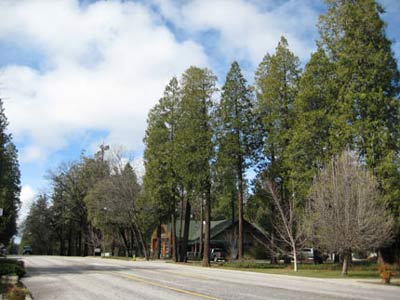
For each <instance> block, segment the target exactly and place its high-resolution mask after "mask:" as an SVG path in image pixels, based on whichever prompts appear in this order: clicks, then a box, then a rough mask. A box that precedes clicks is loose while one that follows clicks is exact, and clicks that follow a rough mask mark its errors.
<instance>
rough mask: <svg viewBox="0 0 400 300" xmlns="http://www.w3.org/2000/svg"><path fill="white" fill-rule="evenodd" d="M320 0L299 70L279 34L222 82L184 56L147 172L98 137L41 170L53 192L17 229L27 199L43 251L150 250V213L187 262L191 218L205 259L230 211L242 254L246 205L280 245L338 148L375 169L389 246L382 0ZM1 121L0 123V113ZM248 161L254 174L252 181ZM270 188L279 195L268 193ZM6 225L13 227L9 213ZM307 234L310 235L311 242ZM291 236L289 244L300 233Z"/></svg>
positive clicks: (158, 110) (387, 79) (153, 120)
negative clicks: (213, 229)
mask: <svg viewBox="0 0 400 300" xmlns="http://www.w3.org/2000/svg"><path fill="white" fill-rule="evenodd" d="M326 4H327V11H326V13H325V15H323V16H321V17H320V20H319V23H318V28H319V33H320V39H319V40H318V41H317V49H316V51H315V53H313V54H312V55H311V58H310V60H309V61H308V62H307V63H306V64H305V67H304V71H302V70H301V69H300V61H299V59H298V57H297V56H296V55H295V54H294V53H293V52H292V51H290V49H289V43H288V41H287V40H286V39H285V38H284V37H282V38H281V39H280V41H279V42H278V45H277V47H276V50H275V52H274V53H269V54H266V55H265V57H264V58H263V60H262V61H261V63H260V64H259V66H258V68H257V70H256V73H255V86H254V88H253V87H250V86H249V85H248V84H247V82H246V79H245V78H244V76H243V75H242V72H241V70H240V67H239V64H238V63H237V62H234V63H232V65H231V68H230V70H229V72H228V74H227V76H226V79H225V82H224V83H223V85H222V90H221V93H220V94H217V93H216V92H217V89H216V77H215V76H214V75H213V73H212V72H211V71H210V70H208V69H202V68H198V67H190V68H188V69H187V70H186V71H185V72H184V73H183V74H182V76H181V78H180V80H178V79H177V78H176V77H173V78H172V79H171V80H170V82H169V83H168V85H167V86H166V88H165V91H164V95H163V96H162V98H161V99H160V100H159V101H158V102H157V104H156V105H155V106H154V107H153V108H152V109H151V110H150V112H149V114H148V118H147V129H146V133H145V138H144V143H145V151H144V165H145V174H144V177H143V183H142V184H141V182H140V180H139V179H138V178H137V177H136V174H135V172H134V170H133V169H132V168H131V166H130V165H129V164H128V165H126V164H122V163H121V160H120V159H119V160H118V159H117V160H115V159H114V162H113V161H112V160H110V159H106V158H105V151H106V150H107V149H106V148H107V147H105V146H104V145H103V146H102V147H101V150H100V151H99V152H98V153H97V154H96V155H94V157H85V156H82V157H81V159H80V161H78V162H76V163H74V164H71V165H69V166H66V165H64V166H62V167H61V168H60V169H59V170H57V171H56V172H54V173H53V174H52V175H51V176H50V179H51V182H52V185H53V186H52V187H53V191H52V193H51V195H49V196H48V198H49V199H50V200H51V201H49V202H48V203H47V204H46V203H45V202H46V201H44V199H39V200H38V202H37V203H36V204H35V205H34V206H33V207H32V209H31V212H30V216H29V217H28V220H27V222H26V226H25V228H26V229H25V233H26V234H27V233H28V232H29V231H28V229H29V228H30V226H31V225H30V224H34V222H33V221H35V222H36V221H37V220H36V219H40V218H41V217H40V216H41V215H43V218H44V219H46V218H47V216H46V214H45V213H44V212H40V213H39V212H37V210H38V209H37V207H38V205H42V206H43V210H46V209H47V211H48V212H49V218H50V221H49V224H50V226H49V228H50V229H49V230H51V233H50V234H49V235H48V236H46V235H43V236H41V238H49V239H50V240H51V241H50V242H49V244H51V245H52V248H51V249H50V250H51V251H52V252H57V253H60V254H68V255H86V254H90V253H91V251H93V249H94V248H96V247H102V248H108V249H114V248H115V249H116V248H118V247H117V246H115V245H119V246H120V247H119V248H120V249H123V251H122V250H121V251H119V252H124V251H125V253H127V254H128V255H131V254H132V253H133V252H136V253H140V254H143V255H146V256H148V243H149V238H150V235H151V233H152V232H153V230H154V229H155V228H156V227H157V225H159V226H158V228H159V230H158V231H157V235H158V237H159V240H161V231H160V224H161V223H169V222H171V223H172V224H173V226H172V228H173V229H172V230H171V235H172V237H173V238H172V241H171V245H170V247H171V248H172V255H173V257H174V259H176V260H177V259H180V260H182V261H184V260H185V258H186V251H187V238H188V232H189V228H188V227H189V224H190V222H189V221H190V220H191V218H192V219H196V220H197V221H200V224H201V227H200V233H201V236H202V237H203V234H205V236H204V237H203V238H202V239H200V241H199V245H196V247H197V248H196V251H197V253H196V254H197V256H200V255H201V254H204V255H203V257H204V265H207V264H208V246H209V236H210V232H209V222H210V218H211V216H213V217H214V218H231V219H232V222H234V221H235V220H236V219H238V220H239V226H238V227H239V234H238V248H239V251H238V252H239V257H240V258H241V257H242V254H243V249H242V250H241V249H240V247H241V245H242V240H243V236H242V234H241V226H240V223H241V221H242V218H243V215H244V216H246V218H247V219H248V220H250V221H251V222H254V223H256V224H257V225H258V226H259V227H261V228H262V229H264V230H265V231H266V235H267V236H268V238H270V241H271V245H272V244H273V245H275V246H276V247H275V249H278V248H279V249H281V250H280V252H281V254H282V253H283V252H285V251H286V252H287V251H288V250H289V249H288V247H287V246H285V243H284V241H283V240H285V239H287V240H296V241H297V239H295V238H294V237H296V236H303V234H302V232H301V230H303V228H302V224H301V222H302V217H303V213H304V211H305V209H306V207H305V204H306V203H307V200H308V198H309V197H310V188H311V186H312V184H313V182H315V180H316V176H317V174H318V173H319V172H320V171H321V169H324V168H325V169H326V165H327V164H328V163H329V161H330V160H331V158H332V157H333V156H335V155H338V154H340V153H342V151H343V150H347V149H348V150H351V151H353V153H356V155H357V158H358V160H359V161H360V163H361V164H362V165H363V166H365V167H366V168H367V169H368V171H369V172H370V173H371V174H373V175H374V176H375V177H376V179H377V181H378V190H379V196H377V197H376V198H377V199H378V201H379V202H382V203H383V205H385V206H386V208H387V209H388V211H390V213H391V214H392V215H393V217H394V219H395V220H396V222H397V223H396V224H397V228H396V229H397V232H396V234H397V241H395V244H394V246H392V247H391V248H392V249H394V250H396V249H397V251H398V249H400V247H398V246H396V245H398V244H396V242H397V243H398V242H399V240H400V239H399V237H400V225H399V224H400V217H399V216H400V204H399V203H400V201H399V197H400V171H399V170H400V165H399V164H400V160H399V150H400V144H399V142H400V120H399V113H400V107H399V100H400V99H399V96H400V83H399V71H398V67H397V63H396V60H395V58H394V55H393V53H392V50H391V42H390V41H389V39H388V38H387V37H386V34H385V23H384V22H383V21H382V20H381V18H380V15H381V13H383V9H382V7H381V6H380V5H378V4H377V3H376V2H375V1H374V0H355V1H340V0H327V1H326ZM0 121H1V122H3V123H0V125H1V126H2V127H1V128H0V129H1V131H0V133H2V132H3V131H4V128H5V126H6V120H5V118H4V117H3V119H0ZM1 139H2V140H1V141H0V146H1V147H3V148H1V149H0V150H1V151H3V152H2V153H7V155H3V156H2V157H8V161H9V163H8V165H7V164H6V163H4V162H3V161H5V160H2V161H1V164H0V168H5V166H6V165H7V166H8V167H7V168H8V169H7V170H9V171H8V174H11V175H8V177H7V180H9V181H8V184H9V186H13V187H14V189H13V192H11V193H10V194H7V195H8V196H7V197H8V198H9V199H11V200H10V203H14V204H15V203H17V202H15V199H16V196H17V194H18V193H17V192H18V186H19V182H18V178H19V174H18V172H17V170H18V163H17V160H16V150H15V147H13V145H12V144H11V143H10V141H9V137H8V136H7V135H5V134H3V135H2V136H1ZM2 145H3V146H2ZM120 158H121V157H120ZM115 161H117V162H118V163H115ZM255 167H256V168H255ZM251 168H255V170H252V169H251ZM2 170H3V169H2ZM253 171H254V172H255V176H254V181H253V182H248V181H247V179H248V177H250V176H249V175H250V174H251V175H253V174H252V172H253ZM1 174H3V173H1ZM4 174H5V173H4ZM2 178H3V177H2ZM1 180H2V181H1V182H0V184H4V182H5V181H4V179H1ZM266 182H269V183H270V184H271V189H270V190H267V189H266V188H265V187H266ZM1 187H2V186H1V185H0V188H1ZM251 187H252V188H253V189H252V190H251ZM275 190H276V195H275V198H276V199H278V200H279V201H278V200H276V201H273V199H274V197H271V195H272V194H273V193H272V192H271V191H275ZM4 195H5V194H4ZM0 196H2V195H0ZM2 197H3V196H2ZM12 199H14V200H12ZM13 201H14V202H13ZM278 204H279V205H278ZM46 205H47V206H46ZM278 206H279V207H278ZM211 208H212V209H213V213H211ZM278 211H279V212H280V213H279V214H277V212H278ZM279 218H281V219H285V218H287V220H283V221H287V222H286V224H289V227H290V230H287V232H289V234H290V235H292V236H291V237H285V236H284V235H282V234H279V233H282V230H281V228H278V227H279V224H282V220H280V219H279ZM203 222H204V223H203ZM283 223H285V222H283ZM203 224H204V225H205V226H204V227H205V228H203ZM39 225H40V223H38V228H39ZM175 225H177V226H175ZM178 225H179V226H178ZM31 227H32V226H31ZM175 228H179V232H175ZM9 231H10V232H14V231H15V230H14V231H13V228H12V226H11V227H10V229H9ZM24 238H26V239H28V237H27V236H24ZM309 243H315V246H318V241H311V240H310V242H309ZM291 244H292V245H291V247H292V252H294V253H296V251H297V250H298V249H301V247H302V246H304V245H297V242H292V243H291ZM299 244H300V242H299ZM112 245H114V246H112ZM152 246H154V245H152ZM157 247H158V252H160V245H158V246H157ZM299 247H300V248H299ZM56 248H57V249H58V250H57V251H56V250H55V249H56ZM266 248H268V250H267V249H266V252H268V255H270V256H271V257H278V255H279V253H277V251H275V253H274V250H273V249H274V247H271V246H267V247H266ZM289 248H290V247H289ZM366 248H367V247H366ZM296 249H297V250H296ZM50 250H46V251H47V252H51V251H50ZM153 250H154V249H153ZM43 251H44V250H43ZM116 251H117V250H116ZM153 254H154V253H153ZM397 255H399V253H397ZM156 256H159V253H157V255H155V257H156Z"/></svg>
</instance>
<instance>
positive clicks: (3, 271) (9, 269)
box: [0, 259, 26, 277]
mask: <svg viewBox="0 0 400 300" xmlns="http://www.w3.org/2000/svg"><path fill="white" fill-rule="evenodd" d="M25 273H26V272H25V267H24V263H23V262H22V261H17V260H13V259H2V260H0V276H3V275H17V276H18V277H23V276H24V275H25Z"/></svg>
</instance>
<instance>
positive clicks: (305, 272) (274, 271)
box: [218, 266, 379, 279]
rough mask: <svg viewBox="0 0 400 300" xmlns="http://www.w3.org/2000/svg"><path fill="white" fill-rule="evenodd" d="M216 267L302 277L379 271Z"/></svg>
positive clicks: (362, 276) (363, 276) (369, 276)
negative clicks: (295, 270)
mask: <svg viewBox="0 0 400 300" xmlns="http://www.w3.org/2000/svg"><path fill="white" fill-rule="evenodd" d="M218 268H224V269H230V270H240V271H250V272H260V273H268V274H278V275H291V276H302V277H314V278H344V279H345V278H353V279H378V278H379V273H378V271H377V270H375V271H374V270H357V271H352V270H350V271H349V274H348V276H342V275H341V271H340V270H321V269H319V270H318V269H317V270H310V269H305V270H304V269H301V266H300V268H299V270H298V271H297V272H294V271H293V269H290V268H286V267H282V268H240V267H238V268H235V267H230V266H218Z"/></svg>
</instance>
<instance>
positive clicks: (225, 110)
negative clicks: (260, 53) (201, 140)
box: [215, 62, 257, 259]
mask: <svg viewBox="0 0 400 300" xmlns="http://www.w3.org/2000/svg"><path fill="white" fill-rule="evenodd" d="M253 106H254V103H253V95H252V91H251V90H250V88H249V87H248V86H247V83H246V80H245V79H244V77H243V75H242V73H241V70H240V67H239V64H238V63H237V62H233V63H232V65H231V69H230V70H229V73H228V75H227V77H226V80H225V84H224V86H223V88H222V95H221V101H220V103H219V106H218V108H217V111H216V131H217V132H216V142H217V145H216V149H217V155H216V164H215V165H216V178H217V179H219V180H220V181H221V183H220V184H221V189H220V190H221V191H222V193H221V196H225V197H227V198H228V199H229V200H231V201H230V202H231V208H232V219H233V218H234V209H235V202H236V201H237V200H236V199H238V200H239V201H238V205H237V207H238V208H239V211H238V216H239V217H238V220H239V234H238V250H239V253H238V254H239V259H242V258H243V200H244V193H245V186H246V182H245V181H246V179H245V172H246V170H247V168H248V167H249V165H250V164H251V163H252V162H253V160H254V156H255V150H256V148H257V147H256V138H255V135H254V132H255V117H254V113H253ZM233 201H234V202H233Z"/></svg>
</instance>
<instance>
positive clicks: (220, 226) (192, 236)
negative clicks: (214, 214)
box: [166, 220, 232, 242]
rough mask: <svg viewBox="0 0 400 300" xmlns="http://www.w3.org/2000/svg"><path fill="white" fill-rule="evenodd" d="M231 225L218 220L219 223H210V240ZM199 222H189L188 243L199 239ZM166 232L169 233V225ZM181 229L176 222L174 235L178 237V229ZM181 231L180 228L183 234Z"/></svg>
mask: <svg viewBox="0 0 400 300" xmlns="http://www.w3.org/2000/svg"><path fill="white" fill-rule="evenodd" d="M231 224H232V221H231V220H219V221H211V222H210V225H211V232H210V235H211V237H210V238H213V237H214V236H216V235H218V234H219V233H220V232H221V231H223V230H225V229H226V228H227V227H229V226H230V225H231ZM200 225H201V224H200V221H195V220H191V221H190V227H189V239H188V241H189V242H191V241H195V240H197V239H199V238H200ZM166 226H167V230H168V231H169V232H171V223H169V224H167V225H166ZM183 226H185V222H183ZM180 227H181V222H180V221H177V222H176V235H177V236H178V235H179V229H180ZM183 229H184V228H182V234H183ZM204 230H205V228H204V227H203V234H204Z"/></svg>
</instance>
